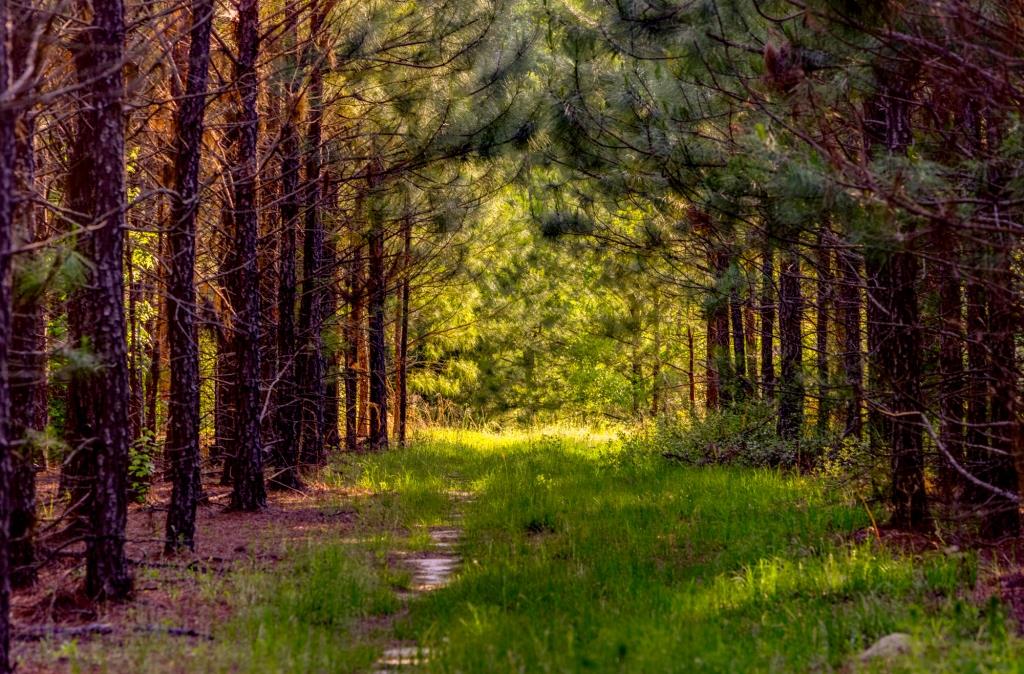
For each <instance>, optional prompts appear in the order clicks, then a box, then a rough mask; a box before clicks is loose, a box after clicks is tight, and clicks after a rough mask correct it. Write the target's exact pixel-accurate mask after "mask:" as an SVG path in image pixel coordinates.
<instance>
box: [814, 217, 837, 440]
mask: <svg viewBox="0 0 1024 674" xmlns="http://www.w3.org/2000/svg"><path fill="white" fill-rule="evenodd" d="M831 245H832V244H831V241H830V240H829V232H828V229H827V228H826V227H824V226H823V227H821V228H820V229H819V230H818V242H817V260H816V265H815V266H816V267H817V269H816V271H817V284H816V288H815V291H816V292H815V319H816V321H815V324H814V342H815V343H814V346H815V354H814V356H815V365H816V369H817V375H818V377H817V378H818V382H817V383H818V414H817V416H816V417H815V426H816V428H817V431H818V435H819V436H822V437H823V436H824V434H825V433H827V432H828V430H829V422H830V418H831V414H832V387H831V381H830V380H831V376H830V373H829V362H828V360H829V352H828V334H829V333H828V331H829V315H828V312H829V309H830V307H831V306H832V288H833V286H834V284H835V278H834V277H833V274H832V249H831Z"/></svg>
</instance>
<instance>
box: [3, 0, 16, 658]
mask: <svg viewBox="0 0 1024 674" xmlns="http://www.w3.org/2000/svg"><path fill="white" fill-rule="evenodd" d="M9 20H10V17H9V16H8V3H6V2H2V3H0V92H2V93H7V90H8V89H9V88H10V85H11V81H12V69H11V63H10V61H9V60H8V56H9V53H10V52H9V45H10V38H9V36H8V27H9ZM14 129H15V113H14V110H13V109H11V108H6V109H5V108H0V674H8V673H9V672H11V671H12V664H13V663H12V662H11V623H10V613H11V584H10V576H11V573H10V572H11V569H10V557H9V545H10V540H11V530H10V523H11V510H12V507H13V505H14V504H13V498H12V494H11V487H12V485H13V479H14V465H13V462H12V460H11V450H12V447H11V444H10V442H9V438H8V435H7V420H8V415H9V414H10V410H11V399H10V390H9V385H8V379H7V356H8V348H9V345H10V336H11V305H12V287H11V285H12V284H11V247H12V242H13V232H14V187H15V181H14V174H15V143H14Z"/></svg>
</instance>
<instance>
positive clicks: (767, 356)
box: [759, 244, 775, 400]
mask: <svg viewBox="0 0 1024 674" xmlns="http://www.w3.org/2000/svg"><path fill="white" fill-rule="evenodd" d="M761 256H762V257H761V300H760V304H761V306H760V308H759V313H760V315H761V316H760V319H761V395H762V396H763V397H764V398H765V400H768V399H770V398H773V397H774V396H775V344H774V333H775V253H774V251H772V249H771V247H770V246H768V245H767V244H765V247H764V251H763V252H762V254H761Z"/></svg>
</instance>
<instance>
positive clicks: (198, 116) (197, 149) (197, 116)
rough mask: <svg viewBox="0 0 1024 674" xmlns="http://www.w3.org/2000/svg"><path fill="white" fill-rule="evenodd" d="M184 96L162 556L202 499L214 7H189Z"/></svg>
mask: <svg viewBox="0 0 1024 674" xmlns="http://www.w3.org/2000/svg"><path fill="white" fill-rule="evenodd" d="M191 9H192V27H191V30H190V31H189V32H190V43H189V50H188V79H187V80H186V83H185V96H184V98H182V99H181V102H180V103H179V106H178V111H177V117H178V119H177V123H176V129H177V133H176V136H175V142H174V145H175V147H174V194H173V195H172V197H171V219H170V223H169V228H168V234H167V244H168V249H169V252H170V256H171V257H170V265H169V274H168V282H167V343H168V349H169V352H170V353H169V359H170V367H169V368H168V370H169V372H170V377H171V382H170V396H169V399H168V415H167V445H166V456H167V459H168V462H169V466H168V468H169V472H170V475H171V502H170V504H169V505H168V508H167V528H166V542H165V543H164V549H165V550H166V551H167V552H168V553H172V552H175V551H176V550H178V549H179V548H188V549H189V550H193V549H195V533H196V507H197V506H198V504H199V496H200V493H201V492H202V482H201V477H200V465H199V461H200V459H199V336H198V333H197V331H196V324H195V312H196V288H195V263H196V214H197V212H198V209H199V159H200V154H201V152H202V141H203V122H204V118H205V109H206V79H207V72H208V66H209V63H210V31H211V26H212V25H213V0H192V8H191Z"/></svg>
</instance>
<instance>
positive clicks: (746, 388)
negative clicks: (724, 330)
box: [729, 287, 753, 399]
mask: <svg viewBox="0 0 1024 674" xmlns="http://www.w3.org/2000/svg"><path fill="white" fill-rule="evenodd" d="M729 317H730V320H731V322H732V349H733V356H734V358H733V360H734V361H735V363H736V395H737V397H739V398H740V399H743V398H746V397H748V396H749V395H750V394H751V393H752V388H751V386H750V380H749V379H747V337H746V331H745V329H744V326H743V300H742V299H741V298H740V291H739V289H738V288H735V287H734V288H733V289H732V290H731V291H730V292H729ZM750 374H751V375H753V373H752V372H751V373H750Z"/></svg>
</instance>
